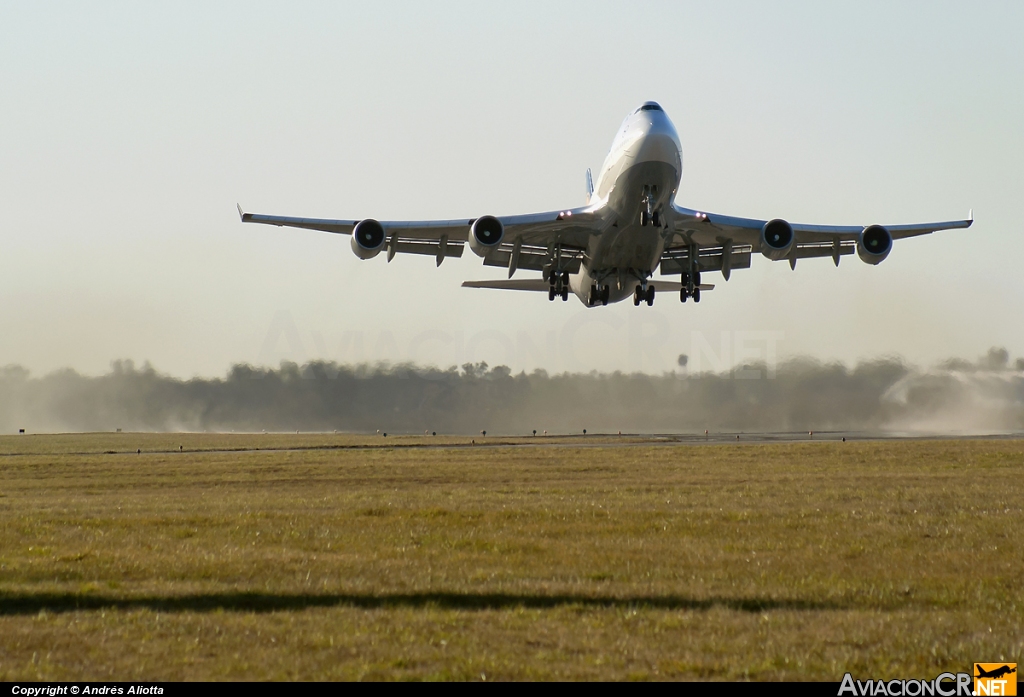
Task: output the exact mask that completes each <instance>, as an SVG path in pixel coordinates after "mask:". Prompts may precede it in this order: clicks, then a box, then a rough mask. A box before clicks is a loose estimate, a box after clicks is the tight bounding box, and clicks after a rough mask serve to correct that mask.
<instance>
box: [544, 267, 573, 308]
mask: <svg viewBox="0 0 1024 697" xmlns="http://www.w3.org/2000/svg"><path fill="white" fill-rule="evenodd" d="M548 283H550V284H551V286H550V287H549V288H548V300H554V299H555V298H556V297H561V298H562V300H563V301H566V300H568V299H569V272H568V271H554V270H553V271H551V273H550V274H549V275H548Z"/></svg>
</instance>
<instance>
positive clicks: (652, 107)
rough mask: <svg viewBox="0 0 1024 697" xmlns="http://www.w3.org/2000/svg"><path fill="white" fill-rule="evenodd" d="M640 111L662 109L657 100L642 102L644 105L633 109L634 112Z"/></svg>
mask: <svg viewBox="0 0 1024 697" xmlns="http://www.w3.org/2000/svg"><path fill="white" fill-rule="evenodd" d="M641 111H664V110H663V109H662V108H661V105H660V104H658V103H657V102H644V105H643V106H642V107H640V108H639V109H637V110H636V111H634V112H633V113H634V114H637V113H640V112H641Z"/></svg>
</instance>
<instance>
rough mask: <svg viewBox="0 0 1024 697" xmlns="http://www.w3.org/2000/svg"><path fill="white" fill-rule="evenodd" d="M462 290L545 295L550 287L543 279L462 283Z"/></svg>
mask: <svg viewBox="0 0 1024 697" xmlns="http://www.w3.org/2000/svg"><path fill="white" fill-rule="evenodd" d="M462 287H463V288H496V289H498V290H534V291H540V292H542V293H546V292H547V291H548V289H549V288H550V287H551V286H550V284H548V282H547V281H545V280H544V279H543V278H519V279H515V280H508V281H463V282H462Z"/></svg>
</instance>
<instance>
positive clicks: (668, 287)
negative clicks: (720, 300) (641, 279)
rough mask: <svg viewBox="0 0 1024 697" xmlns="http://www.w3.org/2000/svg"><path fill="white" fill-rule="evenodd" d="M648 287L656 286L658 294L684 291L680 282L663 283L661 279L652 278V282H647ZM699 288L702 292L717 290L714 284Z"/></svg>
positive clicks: (703, 284) (705, 284)
mask: <svg viewBox="0 0 1024 697" xmlns="http://www.w3.org/2000/svg"><path fill="white" fill-rule="evenodd" d="M647 285H651V286H654V291H655V292H656V293H667V292H670V291H674V290H682V289H683V284H682V283H680V282H679V281H663V280H662V279H660V278H652V279H651V280H649V281H648V282H647ZM697 287H698V288H700V289H701V290H714V289H715V284H714V283H701V284H700V285H699V286H697Z"/></svg>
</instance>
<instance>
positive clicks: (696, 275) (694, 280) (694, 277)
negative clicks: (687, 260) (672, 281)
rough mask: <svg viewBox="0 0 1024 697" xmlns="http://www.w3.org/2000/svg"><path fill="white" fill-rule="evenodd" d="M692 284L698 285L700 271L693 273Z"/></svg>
mask: <svg viewBox="0 0 1024 697" xmlns="http://www.w3.org/2000/svg"><path fill="white" fill-rule="evenodd" d="M693 285H695V286H699V285H700V271H697V272H696V273H694V274H693Z"/></svg>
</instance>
